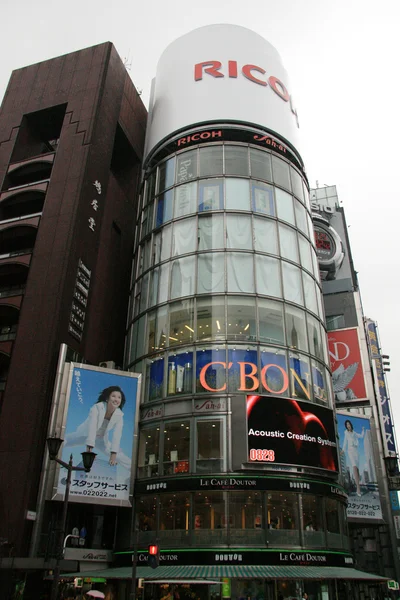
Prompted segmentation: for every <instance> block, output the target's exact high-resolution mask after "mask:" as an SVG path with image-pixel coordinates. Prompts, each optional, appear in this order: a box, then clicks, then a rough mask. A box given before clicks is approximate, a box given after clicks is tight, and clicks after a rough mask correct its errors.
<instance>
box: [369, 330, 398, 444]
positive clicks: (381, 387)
mask: <svg viewBox="0 0 400 600" xmlns="http://www.w3.org/2000/svg"><path fill="white" fill-rule="evenodd" d="M366 330H367V331H366V333H367V340H368V345H369V349H370V354H371V359H372V361H373V363H375V372H376V384H377V387H378V392H377V400H378V402H379V406H380V411H381V415H382V422H383V429H384V432H385V444H386V450H387V452H388V453H389V454H390V453H394V454H396V442H395V439H394V432H393V420H392V414H391V410H390V401H389V394H388V390H387V387H386V381H385V375H384V370H383V361H382V355H381V353H380V349H379V344H378V331H377V327H376V323H375V322H374V321H371V320H367V322H366Z"/></svg>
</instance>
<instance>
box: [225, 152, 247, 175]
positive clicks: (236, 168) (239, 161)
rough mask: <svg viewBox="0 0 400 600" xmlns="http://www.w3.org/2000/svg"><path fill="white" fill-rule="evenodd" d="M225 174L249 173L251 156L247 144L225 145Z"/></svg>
mask: <svg viewBox="0 0 400 600" xmlns="http://www.w3.org/2000/svg"><path fill="white" fill-rule="evenodd" d="M225 174H226V175H242V176H244V177H247V176H248V175H249V157H248V151H247V146H228V145H226V146H225Z"/></svg>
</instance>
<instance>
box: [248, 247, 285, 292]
mask: <svg viewBox="0 0 400 600" xmlns="http://www.w3.org/2000/svg"><path fill="white" fill-rule="evenodd" d="M255 258H256V277H257V292H258V293H259V294H263V295H265V296H276V297H277V298H282V283H281V271H280V267H279V260H278V259H276V258H271V257H270V256H262V255H260V254H256V257H255Z"/></svg>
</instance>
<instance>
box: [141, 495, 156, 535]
mask: <svg viewBox="0 0 400 600" xmlns="http://www.w3.org/2000/svg"><path fill="white" fill-rule="evenodd" d="M136 502H137V505H136V511H137V515H138V522H139V531H140V532H141V531H153V532H155V531H157V503H158V502H157V497H156V496H141V497H139V498H137V501H136ZM153 535H154V533H153Z"/></svg>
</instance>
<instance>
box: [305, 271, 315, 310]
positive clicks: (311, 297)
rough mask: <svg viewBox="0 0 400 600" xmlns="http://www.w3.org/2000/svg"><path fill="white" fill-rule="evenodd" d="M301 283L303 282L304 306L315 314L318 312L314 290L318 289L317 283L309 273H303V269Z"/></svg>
mask: <svg viewBox="0 0 400 600" xmlns="http://www.w3.org/2000/svg"><path fill="white" fill-rule="evenodd" d="M303 284H304V296H305V302H306V307H307V308H308V310H311V312H313V313H315V314H316V315H317V314H318V305H317V296H316V290H317V289H318V288H317V284H316V283H315V281H314V279H313V278H312V277H311V276H310V275H307V273H305V272H304V271H303Z"/></svg>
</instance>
